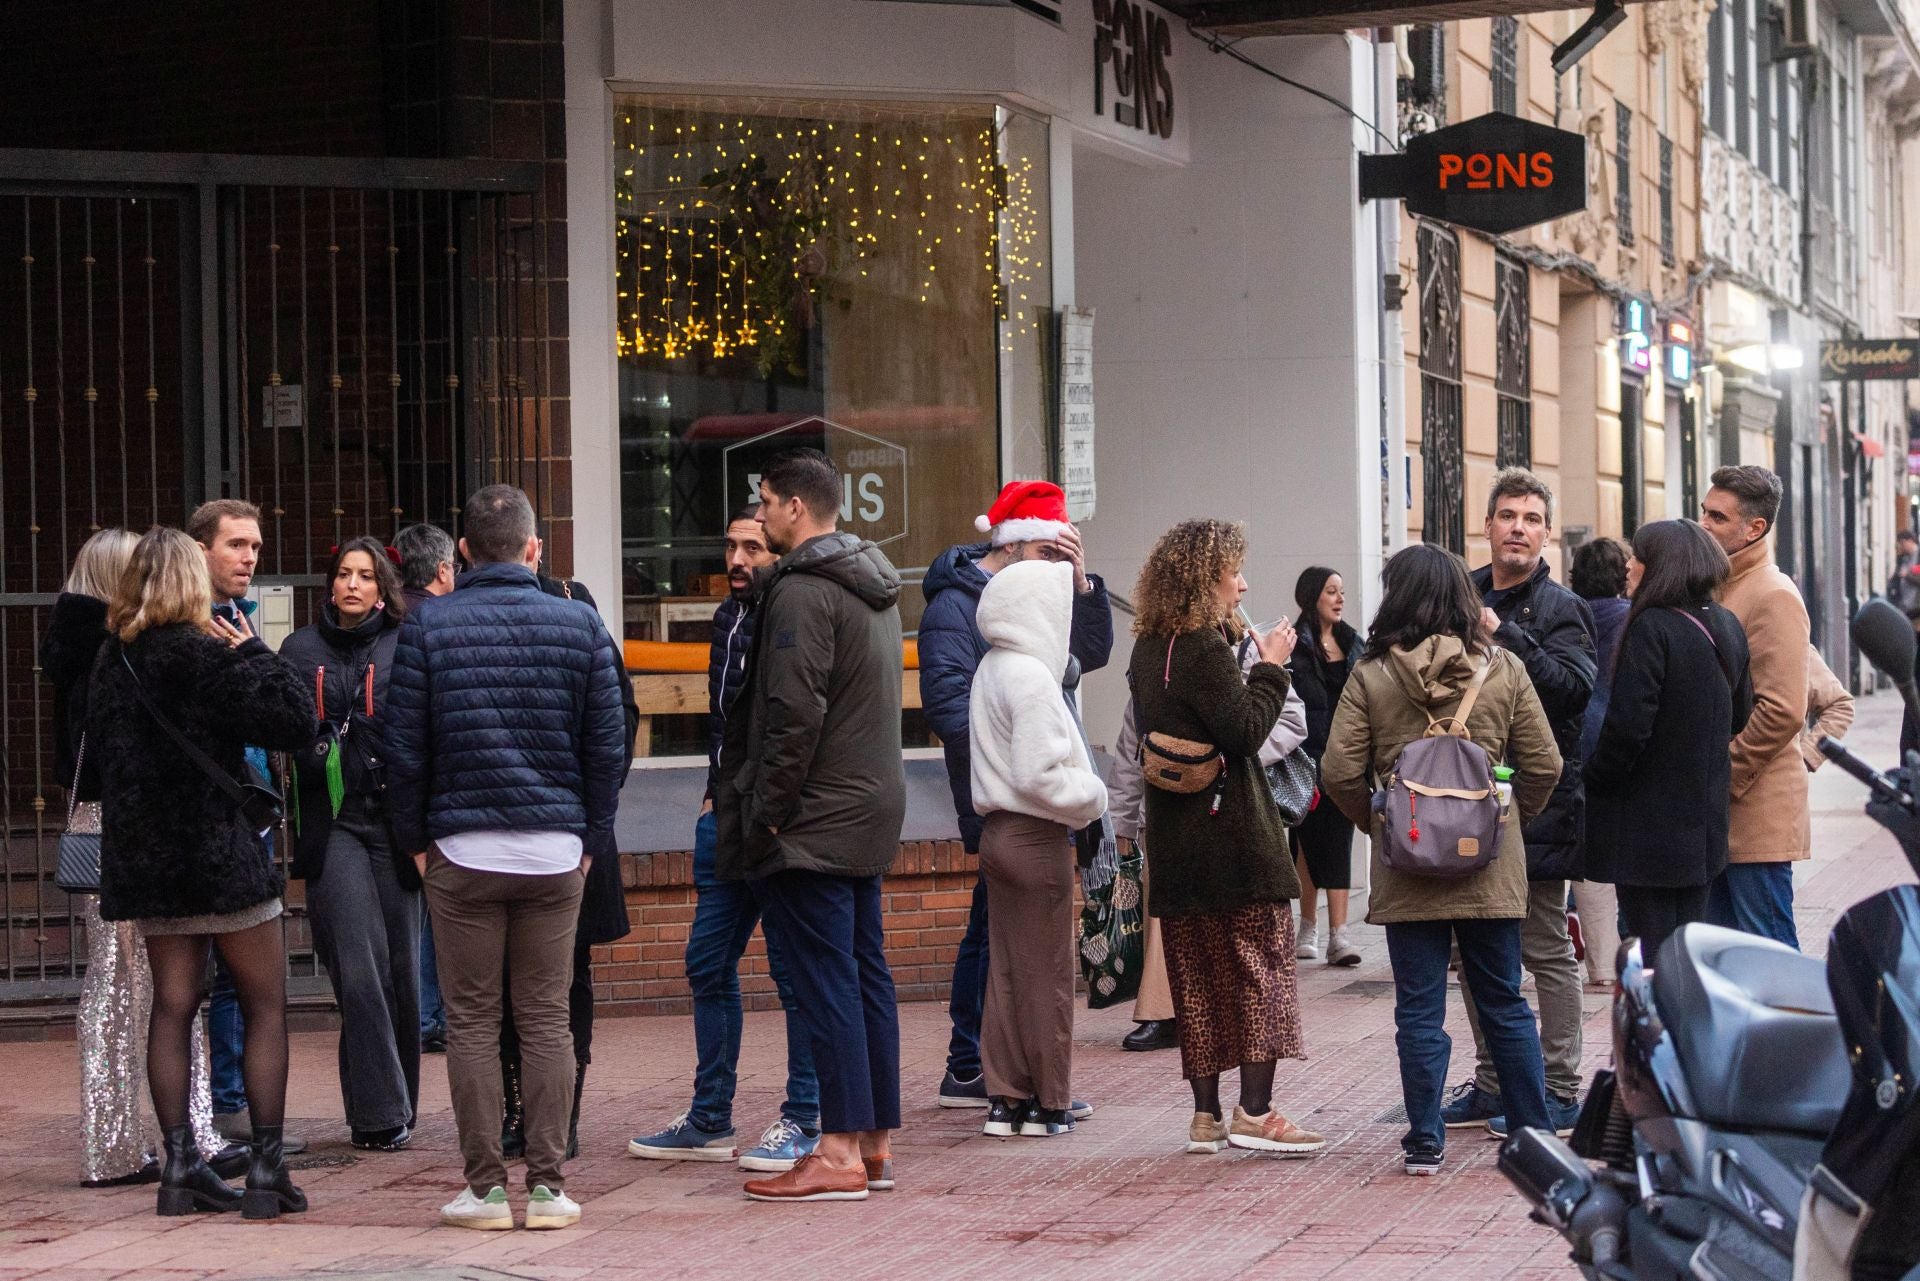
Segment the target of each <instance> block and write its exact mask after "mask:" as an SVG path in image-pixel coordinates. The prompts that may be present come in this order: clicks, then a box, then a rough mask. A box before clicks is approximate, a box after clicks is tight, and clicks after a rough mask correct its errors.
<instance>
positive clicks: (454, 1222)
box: [440, 1184, 513, 1232]
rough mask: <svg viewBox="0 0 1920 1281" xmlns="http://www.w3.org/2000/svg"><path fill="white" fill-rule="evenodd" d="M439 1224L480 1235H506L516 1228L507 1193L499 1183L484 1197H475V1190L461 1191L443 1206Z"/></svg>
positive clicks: (462, 1189) (465, 1189) (463, 1189)
mask: <svg viewBox="0 0 1920 1281" xmlns="http://www.w3.org/2000/svg"><path fill="white" fill-rule="evenodd" d="M440 1222H442V1223H444V1224H446V1225H447V1226H448V1227H453V1228H473V1229H475V1230H476V1231H479V1232H506V1231H509V1230H510V1229H512V1227H513V1207H511V1206H509V1205H508V1204H507V1190H506V1189H505V1188H503V1187H501V1186H500V1185H498V1184H495V1185H494V1186H493V1187H492V1188H490V1189H488V1191H487V1194H486V1195H485V1196H483V1197H478V1196H475V1195H474V1194H473V1189H472V1188H461V1189H460V1195H459V1196H457V1197H455V1198H454V1199H453V1200H451V1201H449V1202H447V1203H446V1204H445V1205H443V1206H441V1207H440Z"/></svg>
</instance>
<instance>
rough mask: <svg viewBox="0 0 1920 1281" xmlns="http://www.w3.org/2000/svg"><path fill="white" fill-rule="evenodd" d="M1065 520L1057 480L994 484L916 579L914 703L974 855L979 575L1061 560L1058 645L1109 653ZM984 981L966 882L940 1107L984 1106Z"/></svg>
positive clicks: (982, 896) (1107, 622)
mask: <svg viewBox="0 0 1920 1281" xmlns="http://www.w3.org/2000/svg"><path fill="white" fill-rule="evenodd" d="M1066 517H1067V513H1066V495H1065V494H1064V493H1063V492H1062V491H1061V489H1060V487H1059V486H1058V485H1053V484H1049V483H1048V482H1046V481H1014V482H1012V483H1011V484H1009V485H1007V486H1006V487H1005V488H1004V489H1002V490H1001V491H1000V497H999V498H998V499H996V500H995V502H994V504H993V508H992V510H991V511H990V512H989V513H988V514H987V515H986V516H984V517H982V518H981V521H984V522H985V524H984V526H982V528H983V531H991V532H990V540H989V541H988V542H985V543H972V544H963V545H961V546H959V547H949V548H948V549H947V550H946V551H944V552H942V553H941V554H940V556H939V557H938V558H937V559H936V560H935V561H934V562H933V564H932V565H930V566H929V567H928V568H927V576H926V578H925V580H924V581H923V582H922V584H921V587H922V590H924V591H925V592H926V594H927V609H926V612H925V613H924V614H922V615H921V618H920V701H921V705H922V707H923V709H924V710H925V712H926V717H927V724H928V726H929V727H931V728H932V730H933V732H934V733H935V734H938V735H939V736H940V742H941V745H942V747H943V749H944V751H945V754H946V762H947V781H948V783H949V784H950V785H951V786H952V788H953V808H954V812H955V814H956V815H957V816H958V817H959V820H960V839H961V841H962V842H963V843H964V844H965V846H966V849H967V852H968V853H969V854H977V853H979V852H980V828H981V820H980V816H979V815H978V814H975V813H974V811H973V774H972V759H971V757H970V755H969V753H970V752H971V750H972V747H971V738H970V736H969V734H968V731H967V710H968V700H969V698H970V696H971V694H972V691H973V673H974V669H975V668H977V667H979V666H980V660H981V659H982V658H984V657H985V656H986V653H987V648H988V646H987V642H986V640H985V638H983V637H982V636H981V635H980V629H979V628H978V627H977V626H975V625H974V612H975V611H976V610H977V609H978V608H979V606H980V593H981V591H982V590H984V589H985V587H986V585H987V579H988V578H989V577H991V576H992V575H993V574H994V573H996V572H998V571H999V570H1001V569H1004V568H1006V567H1007V566H1008V565H1011V564H1013V563H1015V562H1016V561H1022V560H1064V561H1068V562H1070V563H1071V564H1072V565H1073V584H1074V597H1073V633H1072V636H1071V637H1070V639H1069V642H1068V652H1069V654H1070V655H1071V656H1072V658H1073V659H1074V660H1075V661H1076V662H1077V663H1078V664H1079V666H1080V671H1081V672H1082V673H1085V672H1092V671H1098V670H1099V669H1100V668H1102V667H1105V666H1106V665H1107V658H1108V657H1109V655H1111V654H1112V652H1113V606H1112V604H1111V603H1110V602H1109V601H1108V599H1107V588H1106V584H1105V583H1103V582H1101V581H1100V576H1099V575H1097V574H1089V573H1087V571H1086V564H1085V553H1084V552H1083V551H1082V549H1081V546H1080V534H1079V531H1077V530H1075V529H1074V527H1073V526H1072V525H1071V524H1069V523H1068V522H1067V518H1066ZM975 523H976V524H980V522H979V521H976V522H975ZM986 980H987V895H986V887H985V884H984V882H976V883H975V885H974V887H973V911H972V914H971V915H970V916H969V918H968V920H967V932H966V936H965V937H964V938H962V939H961V941H960V950H959V952H958V954H957V955H956V956H955V957H954V964H953V990H952V995H951V996H950V997H949V998H948V1004H947V1010H948V1013H949V1015H950V1016H951V1017H952V1020H953V1036H952V1039H951V1040H950V1041H949V1042H948V1046H947V1073H946V1077H945V1078H944V1079H943V1080H942V1081H941V1082H940V1095H939V1102H940V1106H942V1107H951V1108H965V1107H981V1108H984V1107H986V1106H987V1087H986V1078H985V1077H984V1076H983V1075H982V1074H981V1068H980V1017H981V1012H982V1006H983V1003H984V1001H985V998H986Z"/></svg>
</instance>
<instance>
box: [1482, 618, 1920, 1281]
mask: <svg viewBox="0 0 1920 1281" xmlns="http://www.w3.org/2000/svg"><path fill="white" fill-rule="evenodd" d="M1853 637H1854V641H1855V643H1856V644H1858V645H1859V647H1860V649H1861V651H1862V652H1863V653H1865V654H1866V655H1867V657H1868V659H1869V660H1870V661H1871V662H1872V663H1873V665H1874V666H1875V667H1877V668H1879V669H1880V670H1881V671H1882V672H1885V673H1886V674H1887V675H1888V676H1889V677H1891V678H1892V679H1893V680H1894V682H1895V683H1896V684H1897V685H1898V686H1899V687H1900V690H1901V693H1902V695H1903V696H1904V697H1905V698H1906V700H1907V705H1908V706H1909V707H1910V708H1913V709H1915V712H1916V714H1920V694H1917V693H1916V690H1915V688H1914V679H1913V671H1914V651H1915V641H1914V633H1913V627H1912V624H1911V623H1910V622H1909V621H1908V620H1907V619H1906V617H1905V616H1904V615H1902V614H1901V613H1900V612H1899V611H1898V610H1896V609H1894V608H1893V606H1891V605H1889V604H1887V603H1886V602H1885V601H1882V600H1873V601H1869V602H1868V603H1867V604H1866V605H1864V606H1862V607H1861V609H1860V611H1859V612H1858V613H1857V614H1856V615H1855V616H1854V620H1853ZM1820 750H1821V751H1822V752H1823V753H1824V754H1825V755H1826V757H1827V758H1828V759H1829V760H1831V761H1833V762H1834V764H1836V765H1838V766H1839V767H1840V768H1842V769H1844V770H1845V771H1846V772H1847V773H1849V774H1851V775H1853V776H1854V777H1855V778H1857V779H1859V780H1860V781H1861V782H1863V783H1865V784H1866V785H1867V787H1868V788H1869V789H1870V790H1871V793H1872V796H1871V799H1869V801H1868V802H1867V813H1868V814H1869V815H1871V816H1872V817H1873V818H1874V819H1875V820H1876V821H1877V822H1879V823H1880V824H1881V825H1882V826H1883V827H1885V828H1886V829H1887V830H1888V831H1890V832H1892V833H1893V835H1894V837H1895V838H1896V839H1897V840H1898V841H1899V843H1900V848H1901V849H1902V850H1903V851H1904V852H1905V853H1906V856H1907V860H1908V861H1909V862H1910V863H1911V864H1912V865H1913V868H1914V871H1915V873H1916V874H1920V802H1917V801H1916V794H1917V793H1916V784H1917V783H1920V755H1917V754H1909V756H1908V758H1907V764H1906V766H1905V768H1902V769H1899V770H1895V771H1891V772H1890V773H1887V774H1882V773H1880V772H1879V771H1877V770H1875V769H1874V768H1873V767H1872V766H1870V765H1868V764H1867V763H1866V762H1865V761H1863V760H1861V759H1860V758H1859V757H1857V756H1855V755H1854V754H1853V753H1852V752H1850V751H1848V750H1847V749H1846V748H1845V747H1844V746H1842V745H1841V744H1839V743H1837V742H1835V741H1833V740H1832V739H1823V740H1822V741H1821V744H1820ZM1618 964H1619V971H1620V982H1619V986H1618V988H1617V989H1616V994H1615V997H1614V1005H1613V1061H1614V1069H1613V1071H1611V1072H1600V1073H1598V1074H1596V1076H1595V1079H1594V1082H1593V1086H1592V1089H1591V1090H1590V1092H1589V1094H1588V1096H1587V1101H1586V1104H1585V1106H1584V1107H1583V1108H1582V1110H1581V1114H1580V1120H1579V1123H1578V1126H1577V1127H1576V1129H1575V1131H1574V1134H1573V1138H1572V1142H1571V1145H1569V1144H1568V1143H1566V1142H1563V1141H1561V1140H1560V1139H1559V1138H1557V1137H1555V1136H1554V1134H1553V1133H1552V1132H1550V1131H1543V1130H1521V1131H1518V1132H1517V1133H1515V1134H1514V1135H1513V1136H1512V1137H1510V1138H1509V1139H1508V1140H1507V1141H1506V1142H1505V1143H1504V1144H1503V1145H1502V1147H1501V1150H1500V1162H1499V1164H1500V1172H1501V1173H1502V1174H1503V1175H1505V1176H1506V1177H1507V1179H1508V1181H1509V1182H1511V1183H1512V1184H1513V1185H1514V1186H1515V1187H1516V1188H1518V1189H1519V1190H1520V1191H1521V1192H1522V1193H1523V1194H1524V1195H1525V1196H1526V1197H1527V1199H1528V1201H1530V1202H1531V1203H1532V1205H1533V1218H1534V1219H1535V1220H1536V1221H1538V1222H1541V1223H1544V1224H1547V1225H1548V1226H1550V1227H1552V1228H1554V1229H1556V1230H1557V1231H1558V1232H1559V1233H1560V1234H1561V1236H1563V1237H1565V1238H1566V1240H1567V1241H1568V1243H1569V1244H1570V1245H1572V1247H1573V1260H1574V1262H1575V1263H1577V1264H1578V1265H1579V1267H1580V1270H1581V1272H1582V1274H1583V1275H1585V1276H1586V1277H1587V1278H1589V1281H1594V1279H1596V1278H1611V1279H1613V1281H1668V1279H1669V1278H1671V1279H1673V1281H1679V1279H1681V1278H1687V1279H1689V1281H1692V1279H1694V1278H1698V1279H1700V1281H1920V887H1916V886H1913V885H1901V886H1896V887H1894V888H1892V889H1889V890H1885V891H1882V892H1881V893H1878V894H1875V895H1873V896H1872V897H1870V898H1867V899H1865V900H1863V901H1861V902H1859V903H1857V904H1855V905H1854V906H1853V907H1852V908H1850V909H1849V910H1848V911H1847V912H1846V914H1845V915H1844V916H1842V917H1841V918H1840V922H1839V924H1838V925H1837V926H1836V927H1835V928H1834V931H1833V935H1832V937H1831V939H1830V940H1829V942H1828V945H1827V959H1826V961H1825V962H1824V963H1823V962H1821V961H1818V960H1815V959H1813V958H1811V957H1805V956H1802V955H1800V954H1799V953H1798V952H1795V951H1794V950H1792V949H1791V948H1788V947H1785V946H1782V945H1781V944H1779V943H1775V942H1772V941H1771V940H1768V939H1762V938H1759V937H1756V936H1754V935H1751V934H1742V933H1739V932H1738V931H1734V930H1725V929H1719V928H1717V927H1715V926H1710V925H1688V926H1686V927H1685V928H1683V929H1681V930H1679V931H1678V932H1676V933H1675V934H1674V935H1673V937H1672V938H1670V939H1669V940H1668V941H1667V942H1666V944H1665V945H1664V946H1663V947H1662V948H1661V949H1660V951H1659V953H1658V954H1657V955H1656V956H1655V957H1653V958H1652V962H1651V964H1649V963H1648V958H1646V957H1643V956H1642V955H1641V952H1640V948H1639V945H1638V944H1637V943H1635V944H1633V945H1631V946H1629V947H1625V948H1623V949H1622V951H1621V954H1620V960H1619V962H1618Z"/></svg>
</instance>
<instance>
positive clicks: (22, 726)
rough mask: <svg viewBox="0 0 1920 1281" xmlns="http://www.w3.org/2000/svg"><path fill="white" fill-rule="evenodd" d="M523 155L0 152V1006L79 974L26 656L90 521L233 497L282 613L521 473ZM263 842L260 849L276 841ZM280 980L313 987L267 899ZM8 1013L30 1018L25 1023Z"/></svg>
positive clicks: (45, 1000) (55, 804)
mask: <svg viewBox="0 0 1920 1281" xmlns="http://www.w3.org/2000/svg"><path fill="white" fill-rule="evenodd" d="M539 176H540V175H539V171H538V168H537V167H536V166H532V165H498V164H477V163H467V162H446V161H381V160H365V161H362V160H342V159H337V158H325V159H309V158H293V157H284V158H283V157H271V158H255V157H222V156H162V155H129V154H115V153H82V152H33V151H11V152H10V151H0V871H3V876H0V929H3V930H4V935H5V937H4V940H3V946H0V1017H6V1016H7V1015H8V1013H9V1012H10V1015H11V1017H14V1018H19V1017H22V1016H23V1010H24V1011H32V1010H33V1009H34V1008H35V1007H40V1008H41V1009H42V1010H43V1011H44V1009H45V1007H48V1006H51V1007H53V1008H54V1010H55V1011H56V1012H57V1011H58V1010H59V1008H60V1007H62V1006H64V1005H65V1004H67V1003H68V1002H70V1001H71V1000H72V999H73V998H74V996H75V995H76V994H77V991H78V980H79V977H80V974H81V972H82V969H83V968H84V957H85V952H86V947H85V939H84V937H83V936H82V933H81V929H80V926H79V924H78V921H77V918H76V915H75V912H74V910H73V906H72V905H71V904H70V903H69V902H68V901H67V896H66V895H65V894H63V893H62V892H61V891H59V890H58V889H56V888H55V887H54V886H53V884H52V880H51V877H52V869H53V862H54V850H55V845H56V842H57V840H58V836H59V832H60V830H61V828H62V826H63V825H64V819H65V813H66V784H67V782H68V781H69V780H66V779H61V778H56V777H54V776H53V750H52V743H51V734H50V729H51V711H52V690H51V688H50V687H49V686H48V685H47V683H46V682H45V680H44V678H43V677H42V676H41V674H40V672H39V666H38V662H37V658H36V653H37V649H38V645H39V640H40V637H41V636H42V634H43V633H44V631H45V628H46V624H47V617H48V614H49V611H50V609H51V606H52V604H53V601H54V599H55V596H56V595H57V594H58V592H59V590H60V586H61V583H62V581H63V580H64V578H65V576H66V571H67V567H68V565H69V564H70V562H71V560H72V558H73V555H74V553H75V551H77V550H78V548H79V546H80V544H81V543H82V542H84V541H85V540H86V539H87V538H88V537H89V536H90V535H91V534H92V533H93V532H95V531H96V530H99V529H102V528H106V527H109V526H114V525H123V526H127V527H129V528H132V529H135V530H143V529H145V528H146V527H148V526H149V525H152V524H156V523H162V524H173V525H178V524H181V523H183V522H184V520H185V518H186V515H187V513H188V512H189V511H190V510H191V509H192V507H193V506H194V505H195V504H197V503H199V502H201V501H203V500H204V499H206V498H209V497H217V496H232V497H241V498H246V499H249V500H250V501H253V502H255V503H257V504H259V506H260V508H261V510H262V514H263V521H262V534H263V537H264V540H265V547H264V548H263V550H262V554H261V561H260V567H259V571H258V575H257V579H256V581H257V582H258V583H259V584H260V585H261V586H273V585H285V586H287V587H290V588H292V589H293V592H294V597H295V602H294V619H295V621H296V623H304V622H306V621H308V620H309V619H310V618H311V617H312V615H313V610H314V608H315V606H316V604H317V600H316V598H317V595H318V589H319V587H320V585H321V576H322V574H323V571H324V568H325V563H326V560H327V558H328V557H329V555H330V554H331V550H332V548H333V547H334V546H335V545H337V544H338V543H339V542H341V541H342V540H343V539H344V538H346V537H350V536H352V535H354V534H358V533H368V534H373V535H375V536H377V537H379V538H381V539H383V540H390V539H391V537H392V535H393V534H394V533H395V532H396V531H397V530H398V529H399V528H400V527H401V526H403V525H407V524H411V523H413V522H415V521H421V520H426V521H433V522H436V523H439V524H442V525H443V526H445V527H447V528H448V529H451V530H457V522H458V517H459V511H460V505H461V503H462V501H463V499H464V497H465V495H466V494H468V493H469V492H471V491H472V490H473V489H474V488H476V487H478V486H479V485H482V484H487V483H491V482H493V481H495V480H511V481H515V482H516V483H521V484H523V485H525V486H526V487H527V488H528V490H529V492H530V493H531V494H532V495H533V497H534V499H535V504H536V509H537V510H540V511H545V510H547V507H548V502H547V499H548V495H547V494H546V493H545V492H544V490H545V488H546V487H545V485H544V484H543V483H542V480H543V478H544V476H545V474H546V473H545V469H544V468H543V467H542V466H541V465H540V463H539V461H538V460H537V459H532V458H529V455H530V454H531V453H532V452H533V447H532V443H531V442H533V441H534V440H535V439H537V438H538V436H539V434H540V433H539V431H538V427H539V426H540V424H538V423H537V422H536V421H535V417H536V415H537V414H538V413H540V412H541V407H542V406H544V405H545V404H546V403H547V400H548V395H549V393H550V391H551V388H552V386H553V379H554V377H555V371H554V369H553V368H552V363H551V362H552V360H553V356H552V351H551V349H552V344H551V343H548V342H545V341H542V339H543V338H544V336H545V335H546V333H547V332H548V327H549V324H550V323H551V321H552V320H553V319H554V317H552V316H551V315H550V314H549V313H550V311H551V309H552V308H553V307H554V305H555V304H554V303H553V301H552V299H551V296H550V291H549V284H550V282H549V281H548V280H547V279H546V278H545V276H544V274H543V273H542V271H541V270H540V267H539V264H540V263H542V262H544V261H545V259H546V253H545V250H546V246H545V244H544V242H543V241H542V240H541V237H543V236H544V235H545V234H546V233H545V230H544V227H543V225H542V224H541V223H539V222H538V221H536V219H535V218H534V216H533V213H534V209H535V203H534V201H533V199H532V198H531V197H530V196H529V194H528V193H530V192H533V191H534V190H535V189H536V186H537V184H538V181H539ZM279 848H280V849H281V851H282V852H283V853H282V857H284V856H285V855H284V851H285V849H286V842H284V841H282V842H280V843H279ZM290 907H292V908H293V909H294V910H292V911H291V912H290V913H289V917H288V925H287V928H288V943H289V954H290V957H291V958H292V960H291V961H290V964H291V965H292V967H293V973H294V990H295V992H296V993H301V992H305V993H309V994H315V993H318V992H319V991H321V990H323V988H324V984H323V983H321V981H320V980H319V979H318V977H317V976H316V975H315V970H314V965H313V962H312V957H311V948H310V946H309V941H308V936H307V933H306V922H305V919H304V915H303V914H302V913H301V912H300V911H299V910H298V906H297V903H290ZM25 1016H26V1017H33V1018H37V1017H43V1015H40V1014H32V1013H27V1014H26V1015H25Z"/></svg>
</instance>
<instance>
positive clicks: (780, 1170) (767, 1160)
mask: <svg viewBox="0 0 1920 1281" xmlns="http://www.w3.org/2000/svg"><path fill="white" fill-rule="evenodd" d="M819 1144H820V1132H819V1131H818V1130H815V1131H814V1132H813V1133H812V1134H808V1133H807V1132H806V1131H805V1130H803V1129H801V1128H800V1126H798V1125H797V1124H795V1123H794V1122H792V1121H790V1120H788V1119H787V1118H786V1117H784V1116H783V1117H781V1118H780V1119H779V1120H778V1121H775V1122H774V1123H773V1124H772V1125H770V1126H768V1127H767V1128H766V1132H765V1133H763V1134H762V1135H761V1136H760V1142H758V1143H756V1144H754V1146H752V1147H750V1148H748V1149H747V1150H746V1151H745V1152H742V1153H741V1154H740V1168H741V1169H743V1170H762V1171H765V1172H766V1173H769V1174H785V1173H786V1172H787V1171H788V1170H791V1169H792V1168H793V1167H794V1163H795V1162H797V1161H799V1159H800V1158H801V1157H803V1156H811V1155H812V1154H813V1150H814V1148H816V1147H818V1146H819Z"/></svg>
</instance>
